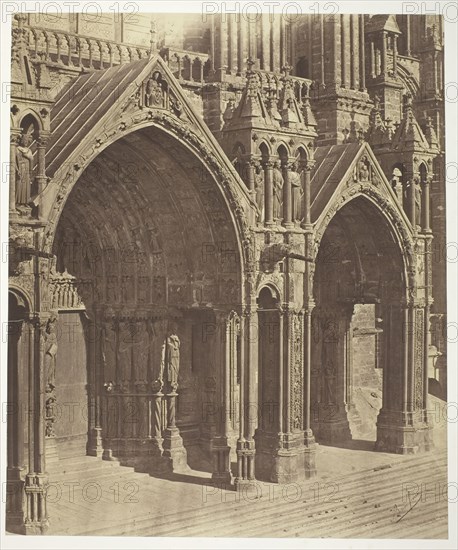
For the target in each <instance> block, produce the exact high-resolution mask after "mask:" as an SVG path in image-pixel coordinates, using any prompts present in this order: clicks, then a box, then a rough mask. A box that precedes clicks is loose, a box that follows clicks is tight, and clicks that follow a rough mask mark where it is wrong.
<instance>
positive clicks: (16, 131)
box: [9, 128, 21, 212]
mask: <svg viewBox="0 0 458 550" xmlns="http://www.w3.org/2000/svg"><path fill="white" fill-rule="evenodd" d="M20 136H21V129H20V128H12V129H11V133H10V174H9V176H10V179H9V194H10V196H9V210H10V212H15V211H16V148H17V144H18V141H19V138H20Z"/></svg>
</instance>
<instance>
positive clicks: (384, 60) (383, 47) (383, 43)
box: [381, 31, 387, 78]
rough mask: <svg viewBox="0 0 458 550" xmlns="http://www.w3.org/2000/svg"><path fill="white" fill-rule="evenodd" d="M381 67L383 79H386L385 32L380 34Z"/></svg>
mask: <svg viewBox="0 0 458 550" xmlns="http://www.w3.org/2000/svg"><path fill="white" fill-rule="evenodd" d="M381 39H382V65H381V74H382V76H383V78H385V77H386V73H387V55H386V40H387V34H386V32H385V31H383V32H382V36H381Z"/></svg>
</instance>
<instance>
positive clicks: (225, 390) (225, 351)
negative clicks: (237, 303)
mask: <svg viewBox="0 0 458 550" xmlns="http://www.w3.org/2000/svg"><path fill="white" fill-rule="evenodd" d="M236 319H237V317H236V314H235V312H232V313H231V314H229V313H227V312H218V313H216V329H217V330H216V337H217V339H218V341H217V352H216V354H217V357H218V359H219V361H218V363H219V364H218V363H217V367H219V370H220V372H221V373H222V380H221V381H222V392H221V394H222V396H221V397H222V399H221V398H220V399H219V409H220V410H219V413H218V418H219V422H218V425H219V429H218V433H217V436H216V437H214V438H213V439H212V441H211V453H212V459H213V472H212V480H213V481H214V482H215V483H218V484H222V485H223V486H225V487H226V486H229V485H230V484H231V464H230V447H229V445H228V438H229V430H230V409H231V382H230V377H231V368H232V366H233V365H232V364H231V347H232V338H234V337H235V333H234V332H233V328H234V323H235V322H236ZM223 415H224V418H222V416H223Z"/></svg>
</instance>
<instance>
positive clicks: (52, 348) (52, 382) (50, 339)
mask: <svg viewBox="0 0 458 550" xmlns="http://www.w3.org/2000/svg"><path fill="white" fill-rule="evenodd" d="M56 355H57V316H56V315H54V314H52V315H51V316H50V318H49V319H48V322H47V323H46V329H45V356H44V369H45V373H46V384H47V388H48V391H52V390H53V389H54V388H55V387H56Z"/></svg>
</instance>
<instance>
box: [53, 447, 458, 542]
mask: <svg viewBox="0 0 458 550" xmlns="http://www.w3.org/2000/svg"><path fill="white" fill-rule="evenodd" d="M124 468H125V467H124V466H120V467H119V468H118V472H119V480H122V482H125V480H132V481H133V482H135V480H137V481H136V482H137V483H138V482H140V478H138V477H137V476H141V483H144V489H145V490H146V492H147V495H148V496H149V497H150V499H149V500H150V501H151V500H154V495H155V494H157V496H158V498H160V492H159V493H158V492H157V482H158V481H159V480H155V479H154V478H151V477H149V476H147V475H146V474H138V473H136V472H132V471H129V472H128V471H126V472H125V471H124ZM126 470H129V469H127V468H126ZM96 479H99V482H100V484H102V482H103V479H104V478H96ZM107 479H108V480H110V479H112V478H110V476H109V475H108V476H107ZM113 479H114V478H113ZM446 479H447V473H446V457H445V453H436V454H430V455H421V456H415V457H404V460H403V461H402V462H401V463H399V462H398V463H394V464H391V465H390V464H386V465H384V466H382V467H376V468H373V469H371V470H366V471H364V472H355V473H352V474H348V475H346V476H344V477H341V478H339V477H336V478H335V479H333V483H335V484H336V485H338V488H339V492H338V494H337V498H338V502H333V503H330V502H327V501H326V500H327V499H326V498H325V502H320V501H319V499H316V498H315V494H314V493H313V487H314V484H316V483H320V484H321V485H324V487H330V485H329V484H330V483H331V480H323V479H322V480H319V479H317V481H310V482H307V483H306V484H301V485H298V486H297V487H300V489H301V491H302V495H304V498H299V499H298V500H297V502H288V501H287V499H286V498H280V499H279V500H278V501H277V502H275V499H274V502H270V501H269V499H268V498H267V499H264V500H263V499H259V500H249V499H248V498H247V497H248V494H247V495H246V497H245V499H243V498H241V499H240V501H239V502H237V503H236V502H233V501H234V499H235V498H236V496H237V494H236V493H235V492H233V491H221V495H220V498H221V499H226V502H220V501H217V503H213V504H212V503H211V502H207V503H205V504H204V503H203V497H202V494H203V493H202V491H205V490H206V489H205V487H204V486H202V487H201V493H200V501H198V502H196V501H195V500H194V501H193V502H192V504H193V507H192V508H189V509H183V510H182V511H181V512H179V513H169V514H167V513H165V514H162V515H161V511H160V510H159V509H158V507H157V506H156V507H155V509H152V507H151V506H148V508H149V509H151V512H150V513H149V514H144V511H145V508H144V506H143V503H145V504H146V503H147V502H148V498H144V499H142V502H141V505H140V506H139V507H136V508H135V509H133V510H129V511H131V512H136V513H135V515H134V516H131V515H129V514H127V510H126V514H125V516H123V520H122V521H119V520H117V519H116V518H117V517H118V516H115V515H113V516H112V518H113V519H111V520H110V519H107V520H104V521H103V526H100V525H99V526H97V527H96V528H95V529H94V528H91V527H92V525H84V524H79V523H77V524H75V523H74V522H73V527H72V528H71V527H67V528H68V529H70V530H71V531H72V534H81V535H82V534H87V535H132V536H174V535H178V536H269V535H270V536H305V537H313V536H319V537H323V536H336V537H352V536H353V537H362V536H370V537H372V532H374V533H379V535H374V536H380V537H383V536H389V534H390V533H392V532H397V531H399V532H402V533H404V532H407V531H406V529H409V530H410V531H411V532H412V535H411V536H413V537H417V536H418V533H424V536H425V537H430V536H431V534H430V532H431V533H432V532H434V533H436V535H437V536H445V533H446V506H447V503H446V502H442V501H440V502H428V501H427V502H426V503H422V502H420V503H418V504H417V505H416V506H415V507H414V508H413V509H412V510H411V511H409V512H408V514H407V515H406V516H405V518H403V519H402V520H400V521H399V524H398V523H395V522H396V519H398V518H397V516H396V514H397V513H398V510H397V509H396V508H395V505H397V506H398V508H399V509H401V508H402V509H403V503H402V483H403V482H404V483H412V482H417V483H419V484H420V483H424V482H427V483H428V484H432V483H445V482H446ZM204 481H205V480H202V482H204ZM258 483H259V482H258ZM326 484H328V485H326ZM179 485H181V484H179ZM260 487H261V488H262V490H264V489H265V490H266V491H267V489H268V487H270V488H271V490H272V491H273V492H272V493H271V494H272V495H275V494H277V495H279V494H280V495H281V494H282V493H281V491H282V490H283V489H282V487H281V486H278V485H274V484H267V483H265V484H262V485H260ZM315 487H316V485H315ZM211 490H212V489H211V488H208V494H209V495H210V494H211V493H210V491H211ZM275 490H276V491H277V492H276V493H275ZM290 490H291V488H290ZM172 492H175V491H172ZM177 494H179V491H177ZM206 494H207V493H206ZM294 494H295V493H293V495H294ZM112 496H113V495H110V494H107V493H105V494H104V499H103V502H104V503H105V504H106V505H107V506H108V507H109V508H110V507H111V508H113V502H112ZM162 496H164V495H162ZM325 496H326V495H325ZM239 497H240V495H239ZM110 498H111V500H110ZM167 498H173V495H172V494H170V493H169V494H168V495H167ZM178 498H179V496H178ZM208 500H210V496H209V497H208ZM317 500H318V501H317ZM101 502H102V499H101ZM110 503H111V504H110ZM422 504H425V505H424V506H422ZM75 505H76V503H75V504H74V505H73V510H75V509H76V507H75ZM67 508H68V509H72V507H71V506H67ZM90 508H91V506H90V505H89V504H87V503H84V502H79V503H78V512H79V513H83V512H84V511H85V510H88V509H90ZM159 508H160V507H159ZM425 510H427V511H428V514H429V516H428V518H427V519H428V521H425V518H424V515H425ZM444 510H445V512H444ZM101 517H104V516H103V515H102V516H101ZM130 518H132V519H130ZM431 518H434V519H431ZM444 518H445V519H444ZM330 520H331V521H330ZM62 528H66V526H64V525H62ZM433 528H434V529H433ZM390 529H391V530H390ZM59 531H60V532H62V531H61V530H59ZM410 531H409V532H410ZM297 533H299V535H298V534H297ZM56 534H57V533H56ZM403 536H404V535H403ZM405 536H406V537H408V536H410V535H405Z"/></svg>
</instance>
